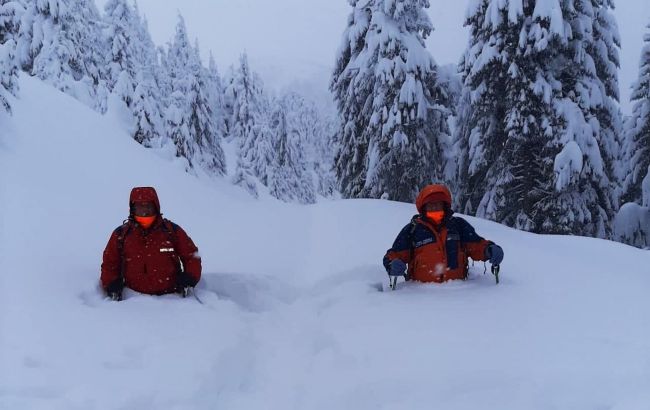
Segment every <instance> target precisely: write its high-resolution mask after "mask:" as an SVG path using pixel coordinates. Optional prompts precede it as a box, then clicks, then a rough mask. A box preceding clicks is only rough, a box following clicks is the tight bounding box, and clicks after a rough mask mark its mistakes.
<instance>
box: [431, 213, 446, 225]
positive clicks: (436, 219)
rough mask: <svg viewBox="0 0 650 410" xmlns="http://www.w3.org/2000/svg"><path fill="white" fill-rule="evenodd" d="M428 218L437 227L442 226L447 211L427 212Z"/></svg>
mask: <svg viewBox="0 0 650 410" xmlns="http://www.w3.org/2000/svg"><path fill="white" fill-rule="evenodd" d="M427 218H428V219H429V220H431V221H433V222H435V223H436V224H437V225H440V223H441V222H442V220H443V219H444V218H445V211H427Z"/></svg>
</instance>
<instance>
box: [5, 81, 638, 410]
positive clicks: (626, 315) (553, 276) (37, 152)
mask: <svg viewBox="0 0 650 410" xmlns="http://www.w3.org/2000/svg"><path fill="white" fill-rule="evenodd" d="M21 96H22V98H21V100H19V101H16V102H14V115H13V117H12V118H11V119H9V120H8V121H9V124H8V127H9V132H8V133H6V134H3V135H1V136H0V138H1V139H0V178H1V179H2V180H1V183H0V199H1V200H0V408H1V409H11V410H20V409H29V410H35V409H48V410H50V409H66V410H68V409H84V410H90V409H138V410H140V409H219V408H222V409H328V410H330V409H355V410H361V409H378V408H381V409H432V408H440V409H472V410H474V409H478V408H480V409H495V410H496V409H498V410H504V409H615V410H631V409H639V410H641V409H647V408H648V403H650V393H649V392H650V356H649V355H648V352H649V351H650V337H649V336H650V331H649V330H648V329H650V315H648V312H649V311H650V298H648V296H647V295H648V289H649V287H650V275H649V274H648V271H649V270H648V266H649V265H650V254H649V253H648V252H645V251H641V250H638V249H635V248H632V247H628V246H625V245H621V244H617V243H613V242H608V241H602V240H596V239H586V238H578V237H552V236H537V235H533V234H528V233H523V232H518V231H515V230H512V229H509V228H505V227H503V226H501V225H497V224H494V223H490V222H487V221H483V220H478V219H474V218H468V220H469V221H470V222H471V223H472V224H474V225H475V227H476V228H477V231H478V232H479V233H481V234H483V235H484V236H486V237H488V238H490V239H492V240H494V241H496V242H498V243H499V244H501V245H502V246H503V248H504V249H505V252H506V260H505V262H504V264H503V267H502V275H501V276H502V283H501V284H500V285H498V286H496V285H495V284H494V280H493V278H492V276H491V275H490V274H489V273H488V274H486V275H483V266H482V264H477V265H476V266H474V267H473V268H472V270H471V278H470V280H469V281H467V282H462V283H449V284H445V285H434V286H424V285H420V286H417V285H414V286H407V287H405V288H404V289H402V290H399V291H396V292H392V293H380V292H377V291H376V285H377V284H378V283H380V282H381V281H383V280H384V279H385V274H384V273H383V267H382V266H381V257H382V256H383V253H384V252H385V250H386V248H388V247H389V246H390V244H391V243H392V241H393V239H394V236H395V235H396V234H397V232H398V231H399V229H400V228H401V227H402V226H403V225H404V224H405V223H407V221H408V219H409V217H410V216H411V214H412V213H414V209H413V206H410V205H405V204H398V203H393V202H387V201H376V200H348V201H327V202H321V203H318V204H316V205H312V206H298V205H288V204H284V203H280V202H278V201H275V200H271V199H262V200H259V201H257V200H254V199H252V198H251V197H250V196H248V195H247V194H246V193H244V191H242V190H240V189H238V188H236V187H233V186H232V185H230V184H229V183H227V182H223V183H215V182H214V181H206V180H200V179H196V178H194V177H192V176H190V175H188V174H186V173H185V172H184V166H183V164H182V163H174V162H170V160H169V159H165V158H164V155H161V156H159V155H156V154H155V153H154V151H153V150H147V149H145V148H143V147H142V146H140V145H139V144H137V143H136V142H135V141H133V140H132V139H131V138H130V137H129V136H128V134H127V133H126V132H125V131H123V130H120V129H118V128H117V127H116V125H115V124H117V123H119V122H118V121H116V120H115V118H113V117H112V116H111V115H110V114H109V115H108V116H101V115H99V114H97V113H95V112H93V111H91V110H90V109H88V108H86V107H85V106H83V105H82V104H81V103H79V102H77V101H75V100H73V99H72V98H70V97H67V96H65V95H63V94H60V93H58V92H56V91H55V90H54V89H52V88H50V87H48V86H45V85H43V84H42V83H41V82H39V81H37V80H35V79H33V78H26V77H24V76H23V78H22V79H21ZM137 185H152V186H155V187H156V188H157V189H158V192H159V195H160V197H161V202H162V211H163V212H164V213H165V215H166V216H167V217H168V218H170V219H172V220H173V221H175V222H177V223H179V224H180V225H182V226H183V227H184V228H185V229H186V230H187V231H188V233H189V234H190V235H191V236H192V238H193V239H194V240H195V242H196V243H197V245H198V246H199V249H200V251H201V254H202V257H203V264H204V278H203V281H202V282H201V284H200V289H199V290H198V295H199V297H200V298H201V299H202V300H203V302H204V303H205V304H204V305H201V304H199V303H198V302H197V301H196V300H194V299H180V298H178V297H175V296H166V297H149V296H142V295H136V294H133V293H131V294H128V295H127V299H126V300H125V301H124V302H121V303H115V302H109V301H107V300H105V299H103V297H102V295H101V294H100V293H99V292H98V290H97V280H98V276H99V265H100V263H101V255H102V251H103V248H104V246H105V243H106V241H107V239H108V237H109V234H110V232H111V231H112V229H114V228H115V227H116V226H117V225H118V224H119V223H120V222H121V221H122V219H123V218H125V217H126V215H127V198H128V193H129V190H130V188H131V187H133V186H137Z"/></svg>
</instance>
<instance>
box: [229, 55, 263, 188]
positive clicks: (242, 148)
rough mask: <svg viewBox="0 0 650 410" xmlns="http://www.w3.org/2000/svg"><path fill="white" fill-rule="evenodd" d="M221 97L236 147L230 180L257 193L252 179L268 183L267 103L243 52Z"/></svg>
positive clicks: (259, 83)
mask: <svg viewBox="0 0 650 410" xmlns="http://www.w3.org/2000/svg"><path fill="white" fill-rule="evenodd" d="M225 99H226V101H228V103H229V104H231V107H232V108H230V110H231V111H232V118H230V120H229V121H228V124H229V127H230V138H231V139H233V140H234V141H235V142H236V144H237V147H238V156H237V168H236V171H235V176H234V178H233V181H234V183H235V184H237V185H240V186H242V187H244V188H245V189H246V190H248V191H249V192H250V193H251V194H253V195H257V188H256V184H255V179H256V178H257V179H259V181H261V183H262V184H263V185H267V184H268V176H269V168H270V167H271V166H272V164H273V161H274V158H273V146H272V143H271V132H270V129H269V128H268V107H267V106H268V103H267V102H266V97H265V95H264V90H263V86H262V81H261V80H260V79H259V77H258V76H257V74H255V73H254V72H252V71H251V69H250V66H249V64H248V57H247V55H246V54H242V56H241V57H240V60H239V65H238V66H237V68H236V69H235V70H234V72H233V74H232V79H231V80H230V84H229V85H228V88H227V89H226V91H225Z"/></svg>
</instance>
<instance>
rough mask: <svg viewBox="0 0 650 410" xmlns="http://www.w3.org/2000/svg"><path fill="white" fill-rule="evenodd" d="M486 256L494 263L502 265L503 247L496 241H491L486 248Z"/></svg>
mask: <svg viewBox="0 0 650 410" xmlns="http://www.w3.org/2000/svg"><path fill="white" fill-rule="evenodd" d="M485 257H486V258H487V260H488V261H489V262H490V263H491V264H492V265H500V264H501V262H503V249H501V247H500V246H499V245H497V244H496V243H491V244H490V245H488V247H487V248H485Z"/></svg>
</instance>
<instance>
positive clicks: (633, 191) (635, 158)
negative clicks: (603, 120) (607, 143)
mask: <svg viewBox="0 0 650 410" xmlns="http://www.w3.org/2000/svg"><path fill="white" fill-rule="evenodd" d="M643 39H644V42H645V44H644V47H643V49H642V51H641V60H640V64H639V77H638V79H637V81H636V82H635V83H634V85H633V89H632V95H631V99H632V102H633V103H634V105H633V108H632V115H631V117H630V118H629V119H628V121H627V122H626V130H625V136H626V145H625V155H624V164H623V165H625V166H626V167H625V168H624V167H623V166H621V168H624V169H625V170H626V171H627V172H625V175H626V178H625V181H624V185H623V200H624V202H640V199H641V196H642V189H641V187H642V181H643V178H644V176H645V172H646V170H647V169H648V166H649V165H650V24H648V26H647V32H646V33H645V35H644V37H643Z"/></svg>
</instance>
